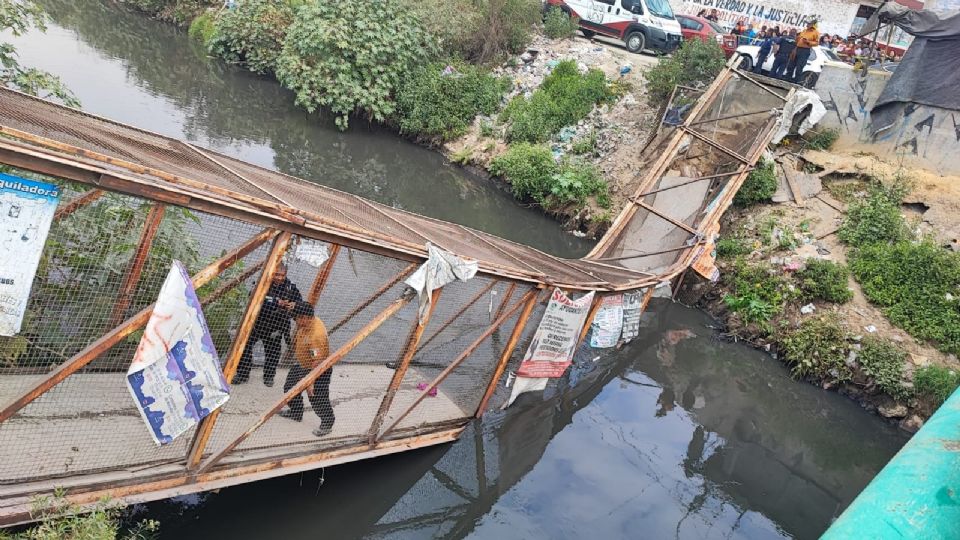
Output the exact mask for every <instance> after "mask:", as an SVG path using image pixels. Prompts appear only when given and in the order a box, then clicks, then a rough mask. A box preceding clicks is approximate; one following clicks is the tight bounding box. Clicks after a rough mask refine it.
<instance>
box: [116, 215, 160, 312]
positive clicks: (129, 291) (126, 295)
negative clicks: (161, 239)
mask: <svg viewBox="0 0 960 540" xmlns="http://www.w3.org/2000/svg"><path fill="white" fill-rule="evenodd" d="M166 210H167V207H166V205H163V204H160V203H154V204H153V205H151V206H150V210H149V211H148V212H147V217H146V219H145V220H144V223H143V230H142V231H141V232H140V241H139V242H138V243H137V250H136V251H135V252H134V253H133V257H131V258H130V262H129V263H128V264H127V269H126V270H125V271H124V273H123V281H122V282H121V284H120V292H119V294H117V299H116V301H115V302H114V304H113V313H111V315H110V324H109V326H116V325H118V324H120V322H122V321H123V318H124V317H123V316H124V315H125V314H126V312H127V308H128V307H130V301H131V300H132V299H133V293H134V290H135V289H136V287H137V284H138V283H139V282H140V275H141V274H142V273H143V266H144V265H145V264H146V263H147V257H148V256H149V255H150V248H151V247H152V246H153V239H154V238H155V237H156V236H157V231H158V230H160V224H161V223H163V215H164V213H165V212H166Z"/></svg>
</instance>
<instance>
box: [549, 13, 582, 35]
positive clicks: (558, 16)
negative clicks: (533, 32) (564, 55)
mask: <svg viewBox="0 0 960 540" xmlns="http://www.w3.org/2000/svg"><path fill="white" fill-rule="evenodd" d="M579 24H580V19H579V18H577V17H576V16H570V15H567V14H566V13H564V11H563V10H562V9H560V8H558V7H556V6H553V7H551V8H550V9H548V10H547V16H546V17H545V18H544V20H543V33H544V34H546V35H547V37H548V38H550V39H570V38H572V37H573V36H574V35H575V34H576V33H577V28H578V27H579Z"/></svg>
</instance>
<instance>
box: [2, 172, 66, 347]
mask: <svg viewBox="0 0 960 540" xmlns="http://www.w3.org/2000/svg"><path fill="white" fill-rule="evenodd" d="M59 198H60V188H59V187H58V186H55V185H53V184H46V183H43V182H35V181H33V180H26V179H24V178H18V177H16V176H10V175H8V174H0V254H3V255H2V256H0V336H14V335H16V334H17V333H19V332H20V325H21V324H22V323H23V315H24V313H25V312H26V310H27V301H28V300H29V299H30V289H31V288H32V287H33V278H34V276H35V275H36V273H37V265H39V264H40V257H41V255H43V245H44V244H45V243H46V241H47V233H49V232H50V223H52V222H53V215H54V214H55V213H56V211H57V203H58V201H59Z"/></svg>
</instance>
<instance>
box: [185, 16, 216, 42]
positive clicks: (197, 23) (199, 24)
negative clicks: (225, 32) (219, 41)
mask: <svg viewBox="0 0 960 540" xmlns="http://www.w3.org/2000/svg"><path fill="white" fill-rule="evenodd" d="M216 31H217V28H216V24H215V23H214V20H213V15H212V14H210V13H202V14H201V15H200V16H198V17H197V18H196V19H194V20H193V22H192V23H190V30H189V31H187V34H188V35H189V36H190V37H191V38H192V39H195V40H197V41H199V42H200V43H202V44H203V45H204V46H208V45H209V43H210V40H212V39H213V35H214V34H215V33H216Z"/></svg>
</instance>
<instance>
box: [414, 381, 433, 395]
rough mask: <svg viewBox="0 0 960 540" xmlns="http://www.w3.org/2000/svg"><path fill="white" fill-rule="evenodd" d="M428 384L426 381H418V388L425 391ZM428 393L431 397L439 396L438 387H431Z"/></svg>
mask: <svg viewBox="0 0 960 540" xmlns="http://www.w3.org/2000/svg"><path fill="white" fill-rule="evenodd" d="M427 386H428V385H427V383H425V382H422V383H417V390H420V391H421V392H423V391H424V390H426V389H427ZM427 395H428V396H430V397H437V387H436V386H434V387H433V388H431V389H430V391H429V392H427Z"/></svg>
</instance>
